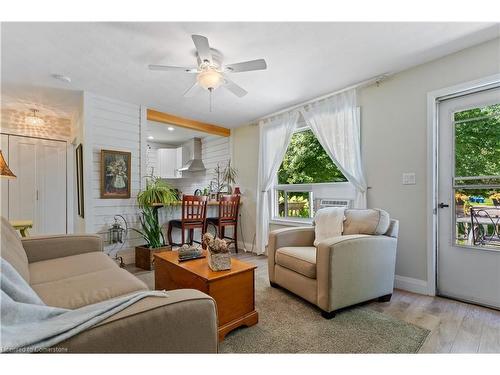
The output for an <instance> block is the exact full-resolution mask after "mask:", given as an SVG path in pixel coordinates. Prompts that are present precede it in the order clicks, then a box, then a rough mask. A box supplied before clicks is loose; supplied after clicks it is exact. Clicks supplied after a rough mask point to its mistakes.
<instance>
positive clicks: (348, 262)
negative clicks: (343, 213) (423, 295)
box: [316, 234, 397, 312]
mask: <svg viewBox="0 0 500 375" xmlns="http://www.w3.org/2000/svg"><path fill="white" fill-rule="evenodd" d="M396 247H397V239H396V238H393V237H388V236H383V235H382V236H370V235H362V234H357V235H347V236H340V237H335V238H330V239H328V240H325V241H323V242H321V243H320V244H318V246H317V252H316V274H317V282H318V305H319V306H320V307H321V308H322V309H323V310H325V311H328V312H329V311H334V310H337V309H340V308H342V307H345V306H350V305H354V304H356V303H360V302H363V301H368V300H370V299H373V298H376V297H381V296H383V295H386V294H391V293H392V290H393V288H394V272H395V266H396Z"/></svg>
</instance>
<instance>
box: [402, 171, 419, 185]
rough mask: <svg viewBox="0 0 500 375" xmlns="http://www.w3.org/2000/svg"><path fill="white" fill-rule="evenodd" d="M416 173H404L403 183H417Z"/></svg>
mask: <svg viewBox="0 0 500 375" xmlns="http://www.w3.org/2000/svg"><path fill="white" fill-rule="evenodd" d="M415 184H416V182H415V173H414V172H410V173H403V185H415Z"/></svg>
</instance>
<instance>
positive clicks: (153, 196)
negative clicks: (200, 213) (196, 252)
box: [134, 177, 177, 269]
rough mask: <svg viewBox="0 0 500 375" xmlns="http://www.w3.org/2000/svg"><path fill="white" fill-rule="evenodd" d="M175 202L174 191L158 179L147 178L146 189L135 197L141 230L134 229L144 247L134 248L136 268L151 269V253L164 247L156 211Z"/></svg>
mask: <svg viewBox="0 0 500 375" xmlns="http://www.w3.org/2000/svg"><path fill="white" fill-rule="evenodd" d="M176 200H177V194H176V192H175V190H174V189H173V188H172V187H171V186H170V185H169V184H168V183H166V182H165V181H163V180H161V179H160V178H158V177H148V180H147V182H146V189H144V190H143V191H141V192H140V193H139V194H138V195H137V203H138V204H139V207H140V208H141V209H142V212H141V214H140V216H139V220H140V222H141V227H142V228H141V229H140V230H139V229H134V230H135V231H136V232H137V233H139V234H140V235H141V236H142V238H143V239H144V241H146V245H145V246H138V247H136V251H135V263H136V266H137V267H140V268H144V269H152V253H153V252H154V251H155V249H159V248H161V247H163V246H165V236H164V235H163V232H162V230H161V225H160V221H159V219H158V209H159V208H160V207H161V206H163V205H167V204H170V203H172V202H174V201H176Z"/></svg>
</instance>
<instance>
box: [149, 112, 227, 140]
mask: <svg viewBox="0 0 500 375" xmlns="http://www.w3.org/2000/svg"><path fill="white" fill-rule="evenodd" d="M147 118H148V120H149V121H156V122H162V123H164V124H171V125H177V126H180V127H183V128H186V129H191V130H196V131H200V132H205V133H209V134H214V135H219V136H222V137H229V136H230V135H231V130H230V129H228V128H224V127H222V126H218V125H213V124H208V123H206V122H201V121H195V120H190V119H187V118H183V117H179V116H175V115H171V114H170V113H165V112H160V111H155V110H154V109H148V114H147Z"/></svg>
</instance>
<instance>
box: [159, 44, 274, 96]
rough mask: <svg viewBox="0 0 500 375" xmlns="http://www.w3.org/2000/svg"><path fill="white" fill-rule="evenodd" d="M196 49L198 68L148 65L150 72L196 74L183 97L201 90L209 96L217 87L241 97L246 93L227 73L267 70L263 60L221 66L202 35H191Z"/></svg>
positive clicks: (218, 55) (217, 54) (218, 53)
mask: <svg viewBox="0 0 500 375" xmlns="http://www.w3.org/2000/svg"><path fill="white" fill-rule="evenodd" d="M191 37H192V39H193V42H194V45H195V47H196V56H197V60H198V66H193V67H181V66H168V65H149V69H151V70H165V71H174V72H184V73H193V74H197V76H196V82H195V83H194V84H193V86H191V87H190V88H189V89H187V90H186V91H185V92H184V96H185V97H191V96H194V95H195V94H196V93H197V92H198V91H200V90H201V89H205V90H208V91H209V92H210V96H211V94H212V92H213V91H214V90H215V89H217V88H218V87H224V88H226V89H227V90H228V91H230V92H231V93H233V94H234V95H236V96H238V97H240V98H241V97H243V96H245V95H246V94H247V91H246V90H245V89H243V88H242V87H240V86H238V85H237V84H236V83H234V82H233V81H232V80H230V79H229V78H228V76H227V73H240V72H248V71H252V70H264V69H266V68H267V64H266V61H265V60H264V59H258V60H251V61H245V62H240V63H235V64H228V65H225V64H223V56H222V54H221V53H220V52H219V51H217V50H215V49H213V48H210V45H209V43H208V39H207V38H206V37H204V36H202V35H191Z"/></svg>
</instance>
